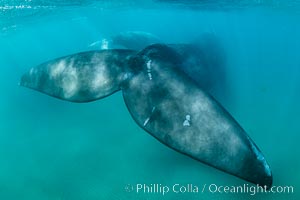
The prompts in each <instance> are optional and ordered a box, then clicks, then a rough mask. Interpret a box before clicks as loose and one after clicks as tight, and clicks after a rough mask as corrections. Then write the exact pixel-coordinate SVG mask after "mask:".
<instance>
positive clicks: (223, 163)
mask: <svg viewBox="0 0 300 200" xmlns="http://www.w3.org/2000/svg"><path fill="white" fill-rule="evenodd" d="M180 64H182V60H181V59H180V56H178V55H177V53H176V51H174V50H173V49H172V48H169V47H167V46H165V45H152V46H149V47H147V48H146V49H144V50H143V51H141V52H140V53H138V55H137V56H136V57H135V58H133V59H132V61H131V64H130V65H129V66H130V67H131V70H130V71H131V73H134V75H132V78H131V79H128V80H127V81H126V82H125V83H124V86H123V89H122V91H123V97H124V100H125V103H126V105H127V108H128V109H129V111H130V113H131V115H132V117H133V119H134V120H135V121H136V123H137V124H138V125H139V126H140V127H142V128H143V129H144V130H146V131H147V132H149V133H150V134H151V135H153V136H154V137H155V138H157V139H158V140H159V141H161V142H162V143H164V144H166V145H167V146H169V147H171V148H172V149H175V150H176V151H179V152H181V153H183V154H186V155H188V156H190V157H192V158H194V159H196V160H199V161H201V162H203V163H206V164H208V165H211V166H213V167H215V168H217V169H220V170H222V171H225V172H227V173H230V174H232V175H235V176H237V177H240V178H242V179H245V180H247V181H250V182H252V183H255V184H259V185H266V186H267V187H270V186H271V184H272V175H271V170H270V168H269V165H268V164H267V162H266V160H265V158H264V156H263V155H262V153H261V152H260V150H259V149H258V148H257V146H256V145H255V144H254V143H253V142H252V140H251V139H250V138H249V137H248V136H247V134H246V133H245V131H244V130H243V129H242V128H241V127H240V125H239V124H238V123H237V122H236V121H235V120H234V119H233V118H232V117H231V115H230V114H229V113H228V112H227V111H226V110H225V109H224V108H223V107H222V106H221V105H220V104H219V103H218V102H217V101H215V100H214V99H213V98H212V97H211V96H210V95H208V94H207V93H206V92H204V91H203V90H202V89H201V88H200V87H199V85H198V84H196V82H194V81H193V80H192V79H190V78H189V77H188V76H187V75H186V74H184V73H182V72H181V70H180V67H178V66H177V65H180Z"/></svg>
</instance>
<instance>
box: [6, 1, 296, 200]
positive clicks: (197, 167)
mask: <svg viewBox="0 0 300 200" xmlns="http://www.w3.org/2000/svg"><path fill="white" fill-rule="evenodd" d="M299 4H300V3H299V2H298V1H283V0H282V1H271V0H270V1H255V2H250V3H249V2H246V1H239V3H237V2H235V1H232V2H231V3H226V2H221V1H220V2H217V1H203V3H197V2H196V1H192V2H190V3H188V4H185V3H183V2H180V1H153V2H152V1H147V2H144V1H129V2H126V1H113V2H112V1H110V2H108V1H71V2H62V1H49V0H48V1H34V0H32V1H30V0H28V1H20V0H18V1H0V14H1V16H0V31H1V32H0V70H1V73H0V80H1V82H0V91H1V99H0V199H5V200H6V199H7V200H10V199H11V200H14V199H18V200H19V199H31V200H33V199H39V200H44V199H47V200H48V199H49V200H69V199H70V200H77V199H78V200H79V199H80V200H98V199H242V198H244V199H247V198H251V199H299V198H300V195H299V192H298V189H299V188H300V156H299V155H300V148H299V145H298V143H299V139H300V136H299V134H300V128H299V124H300V117H299V113H300V106H299V102H300V26H299V21H300V6H299ZM123 31H145V32H150V33H152V34H155V35H156V36H158V37H159V38H160V39H161V40H162V41H165V42H169V43H182V42H188V41H189V40H190V38H193V37H197V36H198V35H200V34H201V33H204V32H211V33H214V34H215V35H217V36H218V38H219V39H220V41H221V42H222V45H223V48H224V49H225V51H226V60H227V65H226V67H227V68H226V71H227V75H228V85H227V86H226V87H228V88H226V91H227V90H228V91H230V93H228V96H229V97H228V99H229V100H228V101H226V102H225V101H224V106H225V107H226V108H227V109H228V110H229V112H230V113H231V114H232V115H233V116H234V117H235V118H236V119H237V121H238V122H239V123H240V124H241V125H242V126H243V127H244V128H245V130H246V131H247V132H248V134H249V135H250V136H251V138H252V139H253V140H254V141H255V142H256V144H257V145H258V146H259V147H260V149H261V150H262V152H263V153H264V155H265V156H266V158H267V160H268V162H269V164H270V166H271V168H272V171H273V177H274V185H278V186H286V185H288V186H293V187H294V192H293V194H291V193H290V194H287V193H285V194H283V193H281V194H278V193H277V194H271V193H269V194H257V195H254V196H251V195H249V194H217V193H214V194H212V193H209V192H204V193H201V192H199V193H183V194H176V193H168V194H166V195H164V196H162V195H161V194H141V193H138V194H137V193H136V192H126V191H125V190H124V187H125V186H126V185H127V184H131V185H134V184H137V183H145V184H151V183H152V184H153V183H158V184H162V185H168V186H172V185H173V184H175V183H179V184H188V183H191V184H194V185H199V186H202V185H204V184H218V185H229V186H230V185H242V184H246V182H244V181H243V180H241V179H238V178H235V177H233V176H231V175H228V174H225V173H223V172H220V171H218V170H216V169H214V168H211V167H208V166H206V165H204V164H202V163H200V162H197V161H195V160H193V159H191V158H189V157H186V156H184V155H181V154H179V153H177V152H175V151H173V150H171V149H169V148H167V147H165V146H164V145H162V144H161V143H160V142H158V141H157V140H156V139H154V138H153V137H152V136H150V135H149V134H147V133H146V132H145V131H143V130H142V129H141V128H139V127H138V126H137V125H136V124H135V123H134V121H133V120H132V118H131V116H130V114H129V113H128V111H127V109H126V107H125V104H124V102H123V99H122V95H121V94H120V93H116V94H114V95H112V96H110V97H108V98H105V99H102V100H100V101H96V102H92V103H87V104H75V103H69V102H64V101H61V100H57V99H54V98H50V97H49V96H46V95H43V94H40V93H37V92H35V91H31V90H28V89H25V88H22V87H19V86H18V82H19V78H20V76H21V75H22V73H24V72H25V71H27V70H28V69H29V68H30V67H32V66H35V65H37V64H39V63H41V62H44V61H46V60H49V59H53V58H56V57H60V56H62V55H67V54H71V53H76V52H79V51H86V50H91V47H89V45H90V44H91V43H93V42H95V41H98V40H101V38H107V37H110V36H112V35H115V34H117V33H119V32H123ZM220 101H222V100H220ZM249 185H250V184H249ZM200 188H201V187H200ZM200 190H201V189H200Z"/></svg>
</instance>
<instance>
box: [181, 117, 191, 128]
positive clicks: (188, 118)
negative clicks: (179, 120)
mask: <svg viewBox="0 0 300 200" xmlns="http://www.w3.org/2000/svg"><path fill="white" fill-rule="evenodd" d="M190 121H191V116H190V115H186V116H185V120H184V122H183V124H182V125H183V126H191V124H190Z"/></svg>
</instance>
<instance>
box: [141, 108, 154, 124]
mask: <svg viewBox="0 0 300 200" xmlns="http://www.w3.org/2000/svg"><path fill="white" fill-rule="evenodd" d="M154 111H155V106H154V107H153V108H152V110H151V114H150V116H149V117H148V118H147V119H146V120H145V122H144V124H143V126H146V125H147V124H148V122H149V120H150V118H151V116H152V114H153V112H154Z"/></svg>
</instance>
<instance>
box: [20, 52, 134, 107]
mask: <svg viewBox="0 0 300 200" xmlns="http://www.w3.org/2000/svg"><path fill="white" fill-rule="evenodd" d="M133 53H135V51H132V50H125V49H123V50H121V49H120V50H100V51H88V52H82V53H77V54H73V55H70V56H65V57H61V58H58V59H55V60H52V61H49V62H46V63H43V64H41V65H39V66H37V67H34V68H31V69H30V70H29V72H27V73H26V74H24V75H23V76H22V78H21V82H20V85H21V86H25V87H28V88H31V89H34V90H37V91H39V92H42V93H45V94H47V95H50V96H53V97H56V98H59V99H62V100H67V101H72V102H90V101H94V100H97V99H101V98H103V97H106V96H108V95H110V94H112V93H114V92H116V91H118V90H120V83H121V82H122V79H123V78H124V77H123V73H122V72H123V70H124V65H126V63H127V59H128V58H129V56H131V55H132V54H133Z"/></svg>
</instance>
